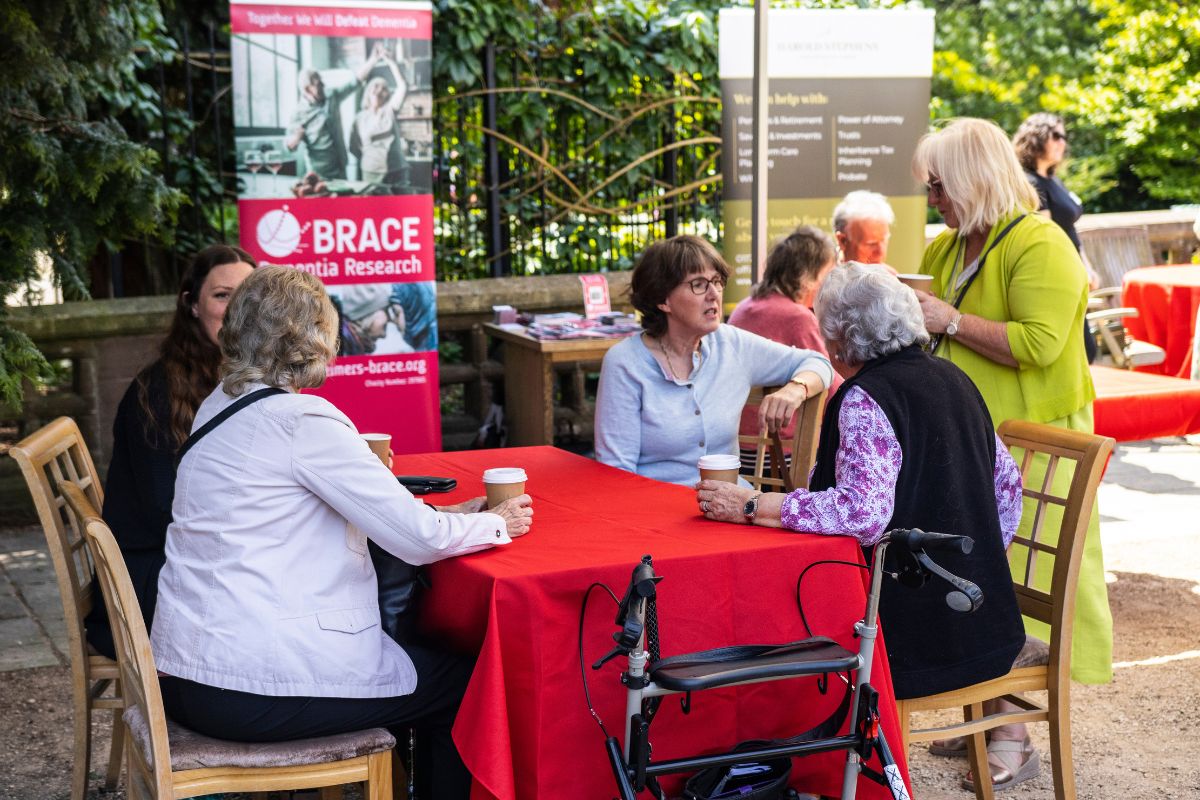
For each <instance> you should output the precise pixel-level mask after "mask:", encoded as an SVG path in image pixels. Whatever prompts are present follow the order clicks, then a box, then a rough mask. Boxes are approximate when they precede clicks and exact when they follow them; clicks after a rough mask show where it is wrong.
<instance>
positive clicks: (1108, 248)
mask: <svg viewBox="0 0 1200 800" xmlns="http://www.w3.org/2000/svg"><path fill="white" fill-rule="evenodd" d="M1080 240H1081V241H1082V242H1083V251H1084V252H1085V253H1087V257H1088V260H1089V261H1091V262H1092V268H1093V269H1095V270H1096V274H1098V275H1099V276H1100V286H1101V287H1102V288H1108V287H1119V286H1120V285H1121V283H1122V282H1123V280H1124V278H1125V273H1126V272H1129V270H1131V269H1137V268H1138V267H1149V266H1151V265H1153V264H1155V263H1157V259H1155V258H1154V252H1153V250H1152V249H1151V247H1150V232H1149V231H1148V230H1147V228H1146V226H1145V225H1139V226H1134V227H1128V228H1097V229H1096V230H1089V231H1083V232H1082V233H1081V234H1080Z"/></svg>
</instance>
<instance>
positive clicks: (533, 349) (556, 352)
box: [483, 323, 621, 447]
mask: <svg viewBox="0 0 1200 800" xmlns="http://www.w3.org/2000/svg"><path fill="white" fill-rule="evenodd" d="M483 329H484V330H485V331H486V332H487V334H488V335H489V336H492V337H495V338H496V339H499V340H500V341H502V342H504V413H505V417H506V422H507V424H508V444H509V446H512V447H525V446H532V445H543V444H551V445H552V444H554V389H555V386H554V367H555V365H556V364H583V363H593V364H598V363H599V362H600V361H602V360H603V359H604V354H605V353H607V352H608V350H609V348H610V347H612V346H613V345H615V344H616V343H617V342H619V341H621V339H619V338H618V339H535V338H533V337H532V336H530V335H529V334H527V333H525V332H524V330H521V329H520V328H511V327H504V326H500V325H493V324H492V323H486V324H484V326H483Z"/></svg>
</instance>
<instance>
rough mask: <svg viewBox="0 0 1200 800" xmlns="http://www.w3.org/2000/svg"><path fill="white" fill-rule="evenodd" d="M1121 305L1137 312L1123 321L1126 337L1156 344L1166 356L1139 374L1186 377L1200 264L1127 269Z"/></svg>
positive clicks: (1198, 307)
mask: <svg viewBox="0 0 1200 800" xmlns="http://www.w3.org/2000/svg"><path fill="white" fill-rule="evenodd" d="M1121 304H1122V305H1125V306H1131V307H1133V308H1136V309H1137V310H1138V316H1137V317H1131V318H1129V319H1127V320H1126V321H1125V329H1126V330H1127V331H1129V333H1130V335H1132V336H1133V337H1134V338H1136V339H1141V340H1142V341H1146V342H1150V343H1151V344H1156V345H1158V346H1159V347H1161V348H1162V349H1163V350H1165V351H1166V354H1167V356H1166V359H1165V360H1164V361H1163V363H1161V364H1156V365H1151V366H1147V367H1142V368H1140V370H1139V371H1141V372H1154V373H1157V374H1159V375H1173V376H1174V377H1176V378H1188V377H1190V376H1191V371H1192V347H1193V338H1194V336H1195V332H1196V315H1197V313H1198V312H1200V265H1195V264H1180V265H1173V266H1165V267H1144V268H1142V269H1135V270H1131V271H1129V272H1127V273H1125V287H1124V292H1123V294H1122V299H1121Z"/></svg>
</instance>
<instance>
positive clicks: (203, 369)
mask: <svg viewBox="0 0 1200 800" xmlns="http://www.w3.org/2000/svg"><path fill="white" fill-rule="evenodd" d="M239 261H242V262H245V263H247V264H249V265H250V266H252V267H257V266H258V262H257V261H255V260H254V257H253V256H252V255H250V254H249V253H247V252H246V251H245V250H243V249H242V248H240V247H234V246H233V245H227V244H214V245H210V246H208V247H206V248H204V249H203V250H201V251H200V252H199V253H197V254H196V255H195V257H194V258H192V263H191V264H189V265H188V268H187V270H186V271H185V272H184V273H183V278H182V280H181V281H180V283H179V294H178V295H177V296H176V297H175V316H174V317H173V318H172V319H171V329H170V331H169V332H168V333H167V338H165V339H163V342H162V345H161V346H160V347H159V361H161V362H162V366H163V371H164V372H165V373H166V378H167V402H168V407H169V409H170V416H169V418H168V420H166V427H167V429H166V431H163V432H164V433H166V434H168V441H170V442H171V443H172V449H174V448H178V447H179V446H180V445H182V444H183V443H184V442H185V441H186V440H187V437H188V434H190V433H191V431H192V419H194V418H195V416H196V409H197V408H199V407H200V403H201V402H203V400H204V398H205V397H207V396H208V395H209V393H211V392H212V390H213V389H214V388H216V385H217V367H218V366H220V363H221V350H220V348H218V347H217V345H216V344H215V343H214V342H213V341H212V340H211V339H209V338H208V336H207V335H206V334H205V333H204V329H203V328H202V327H201V325H200V320H199V319H198V318H197V317H196V316H195V315H194V314H193V313H192V304H193V303H195V302H196V301H197V300H198V297H197V296H198V295H199V293H200V288H201V287H202V286H204V280H205V278H207V277H208V273H210V272H212V271H213V269H215V268H216V267H219V266H222V265H224V264H236V263H238V262H239ZM152 368H153V365H152V366H151V367H147V368H146V369H144V370H142V371H141V372H140V373H138V376H137V387H138V389H137V396H138V403H139V404H140V405H141V407H142V410H143V411H144V412H145V416H146V420H147V430H146V436H147V439H148V440H150V441H153V438H152V437H153V434H154V432H155V431H153V430H152V428H157V427H158V426H159V425H161V424H162V421H159V420H156V418H155V416H154V413H153V412H152V411H151V403H150V396H149V388H148V384H149V380H150V371H151V369H152Z"/></svg>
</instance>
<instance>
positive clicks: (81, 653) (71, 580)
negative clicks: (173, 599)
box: [9, 417, 104, 664]
mask: <svg viewBox="0 0 1200 800" xmlns="http://www.w3.org/2000/svg"><path fill="white" fill-rule="evenodd" d="M9 453H10V454H11V455H12V457H13V458H14V459H15V460H16V461H17V463H18V464H19V465H20V467H21V473H22V474H23V475H24V477H25V482H26V484H27V485H28V486H29V493H30V495H31V496H32V497H33V503H34V507H35V508H36V509H37V514H38V519H39V521H40V522H41V524H42V530H43V532H44V533H45V535H46V544H47V547H48V549H49V552H50V559H51V562H52V563H53V564H54V573H55V577H56V579H57V581H58V589H59V593H60V594H61V595H62V602H63V615H64V617H65V619H66V624H67V638H68V640H69V647H70V649H71V660H72V664H75V663H76V662H77V661H78V663H81V664H82V663H85V662H86V659H87V644H86V639H85V637H84V632H83V619H84V617H86V616H87V614H88V612H90V611H91V610H92V603H93V602H94V593H93V591H92V585H93V580H94V579H93V564H92V560H91V553H90V551H89V549H88V547H87V543H86V539H85V537H84V533H83V530H82V529H81V527H80V526H79V525H78V524H77V523H76V521H75V520H74V519H73V517H72V515H71V514H70V513H68V510H67V509H66V508H65V506H64V502H63V498H62V495H61V493H60V492H59V490H58V482H59V481H60V480H63V479H64V478H66V479H70V480H72V481H74V482H76V483H77V485H79V486H80V487H82V491H83V492H84V493H85V495H86V496H87V497H88V499H89V500H90V501H91V503H92V504H93V505H94V506H95V507H97V508H99V507H100V506H101V505H103V502H104V494H103V489H102V488H101V486H100V480H99V478H98V476H97V474H96V467H95V464H93V463H92V457H91V454H90V453H89V452H88V449H87V444H86V443H85V442H84V440H83V435H82V434H81V433H80V431H79V427H78V426H77V425H76V424H75V421H74V420H72V419H71V418H69V417H59V418H58V419H56V420H54V421H53V422H51V423H49V424H48V425H46V426H45V427H43V428H40V429H39V430H37V431H34V432H33V433H32V434H30V435H29V436H27V437H25V438H24V439H22V440H21V441H20V442H18V443H17V444H15V445H13V446H12V448H10V450H9Z"/></svg>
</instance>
